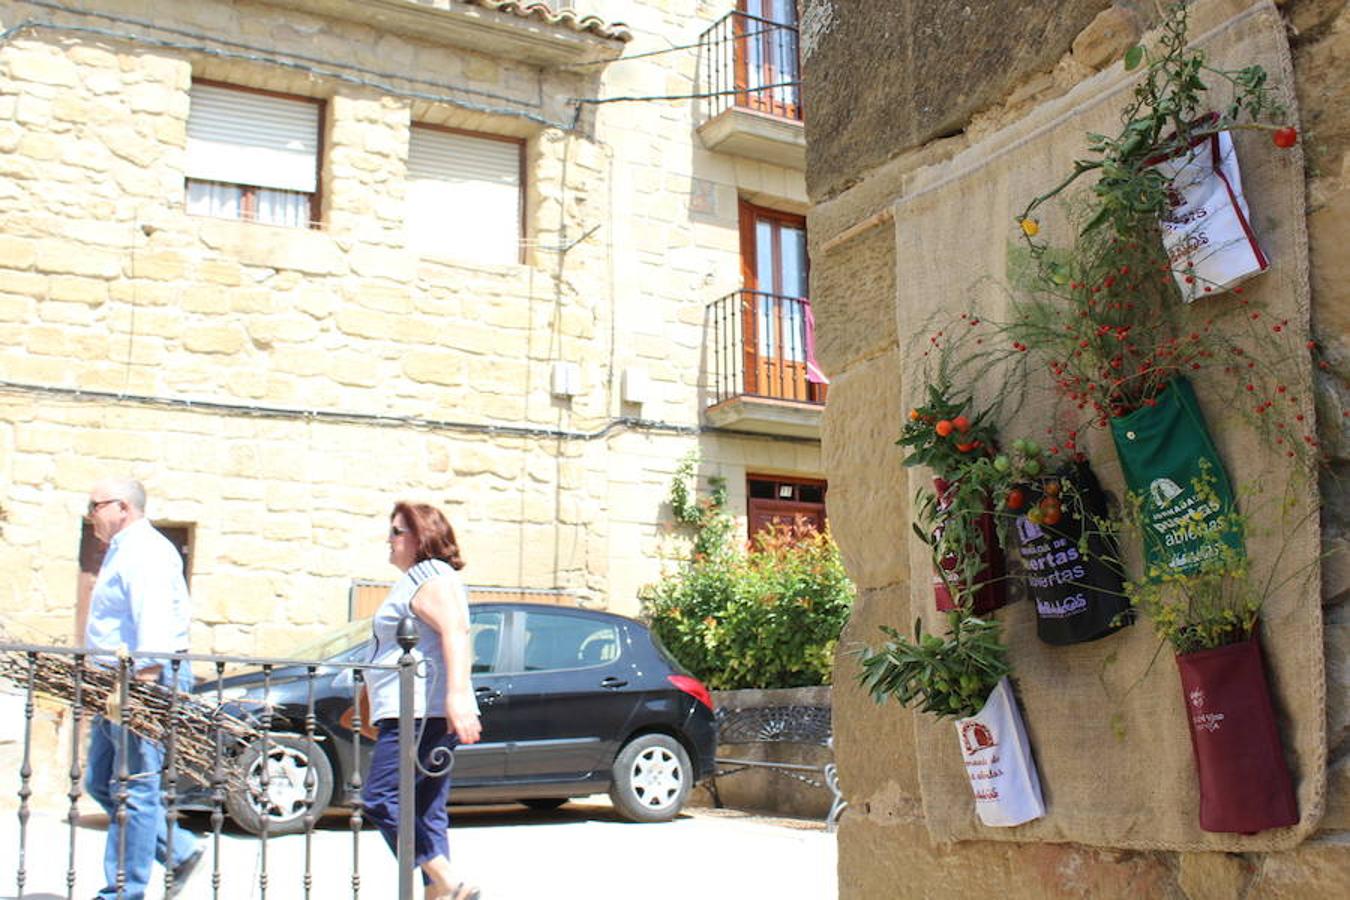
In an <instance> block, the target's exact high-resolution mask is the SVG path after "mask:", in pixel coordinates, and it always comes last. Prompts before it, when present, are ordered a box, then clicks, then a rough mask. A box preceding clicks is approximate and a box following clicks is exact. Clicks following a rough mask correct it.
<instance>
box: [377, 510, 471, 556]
mask: <svg viewBox="0 0 1350 900" xmlns="http://www.w3.org/2000/svg"><path fill="white" fill-rule="evenodd" d="M399 515H401V516H403V521H405V522H407V523H408V529H409V530H410V531H412V535H413V538H414V540H416V541H417V559H416V560H415V562H422V561H423V560H427V559H439V560H441V561H442V562H445V563H447V564H449V566H450V567H451V568H452V569H455V570H459V569H462V568H464V557H462V556H460V555H459V542H458V541H456V540H455V529H453V528H451V527H450V520H449V519H447V518H446V517H445V514H444V513H442V512H441V511H440V510H439V509H437V508H436V507H434V506H432V505H430V504H428V503H409V502H408V501H406V500H400V501H399V502H398V503H395V504H394V511H393V512H392V513H390V514H389V521H391V522H392V521H393V520H394V516H399Z"/></svg>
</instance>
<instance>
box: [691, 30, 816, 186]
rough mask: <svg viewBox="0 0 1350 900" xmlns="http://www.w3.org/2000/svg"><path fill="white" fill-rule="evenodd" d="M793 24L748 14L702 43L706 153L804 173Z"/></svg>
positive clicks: (712, 32) (702, 135) (702, 136)
mask: <svg viewBox="0 0 1350 900" xmlns="http://www.w3.org/2000/svg"><path fill="white" fill-rule="evenodd" d="M800 71H801V69H800V66H799V64H798V60H797V27H796V25H791V24H785V23H782V22H773V21H770V20H768V19H762V18H759V17H758V16H752V15H749V14H747V13H743V12H733V13H729V14H727V15H726V16H723V17H722V18H721V19H719V20H718V21H717V22H716V23H714V24H713V26H712V27H711V28H709V29H708V30H707V31H705V32H704V33H703V35H702V36H701V37H700V38H699V93H701V94H708V95H710V96H709V97H708V99H707V101H706V102H707V119H706V120H705V121H704V122H703V124H701V125H699V126H698V134H699V138H700V139H701V140H702V141H703V145H704V146H705V147H707V148H708V149H709V150H714V151H717V152H719V153H729V154H732V155H735V156H745V157H749V158H751V159H758V160H762V161H764V162H771V163H775V164H777V165H780V166H787V167H789V168H794V169H805V168H806V134H805V130H804V129H803V127H802V102H801V85H800V81H801V79H800Z"/></svg>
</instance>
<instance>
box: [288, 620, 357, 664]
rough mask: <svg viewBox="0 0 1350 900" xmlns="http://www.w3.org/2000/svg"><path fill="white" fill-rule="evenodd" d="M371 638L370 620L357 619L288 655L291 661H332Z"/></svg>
mask: <svg viewBox="0 0 1350 900" xmlns="http://www.w3.org/2000/svg"><path fill="white" fill-rule="evenodd" d="M368 637H370V619H357V620H356V621H355V622H348V623H347V624H345V625H343V626H341V627H340V628H336V629H334V630H333V631H330V632H328V633H327V634H325V635H324V636H323V637H321V638H319V639H318V640H314V641H311V642H309V643H308V644H305V645H304V646H302V647H299V648H297V649H296V650H294V651H293V652H290V653H287V654H286V655H287V657H289V658H290V659H313V660H321V659H331V658H332V657H334V656H337V655H338V654H340V653H343V652H345V651H347V650H350V649H351V648H352V647H355V646H356V645H357V644H359V643H361V642H362V641H364V640H365V639H366V638H368Z"/></svg>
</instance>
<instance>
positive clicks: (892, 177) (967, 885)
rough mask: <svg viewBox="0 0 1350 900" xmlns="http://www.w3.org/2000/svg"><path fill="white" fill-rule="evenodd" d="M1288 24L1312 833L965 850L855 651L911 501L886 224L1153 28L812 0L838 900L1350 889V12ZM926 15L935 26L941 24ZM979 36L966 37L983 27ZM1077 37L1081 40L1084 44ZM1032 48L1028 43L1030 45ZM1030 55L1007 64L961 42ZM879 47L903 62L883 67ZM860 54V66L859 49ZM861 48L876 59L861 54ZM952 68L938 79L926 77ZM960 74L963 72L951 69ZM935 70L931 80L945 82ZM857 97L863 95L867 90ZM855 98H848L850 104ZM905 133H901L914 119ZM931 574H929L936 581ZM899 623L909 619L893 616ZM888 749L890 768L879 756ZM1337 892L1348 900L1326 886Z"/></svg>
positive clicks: (1289, 17)
mask: <svg viewBox="0 0 1350 900" xmlns="http://www.w3.org/2000/svg"><path fill="white" fill-rule="evenodd" d="M1278 5H1279V6H1280V8H1281V12H1282V14H1283V16H1284V18H1285V20H1286V22H1287V23H1288V25H1289V34H1290V42H1291V47H1292V50H1293V59H1294V68H1295V75H1296V85H1295V86H1296V90H1297V94H1298V103H1299V107H1300V115H1301V130H1302V140H1303V145H1304V148H1305V153H1306V157H1305V159H1306V161H1307V167H1308V170H1307V178H1308V207H1307V208H1308V229H1309V235H1310V240H1311V264H1312V290H1313V320H1314V330H1315V336H1316V338H1317V340H1318V342H1319V344H1320V347H1321V352H1322V354H1323V358H1324V359H1325V360H1326V361H1327V364H1328V366H1327V370H1326V371H1323V372H1322V373H1321V374H1320V376H1319V377H1320V382H1319V397H1318V404H1319V407H1318V408H1319V431H1320V435H1321V438H1322V441H1323V443H1324V445H1325V446H1327V447H1328V448H1330V452H1331V454H1332V456H1333V461H1332V464H1331V467H1330V471H1329V472H1328V473H1327V475H1326V476H1325V477H1324V478H1323V485H1322V487H1323V498H1324V512H1323V534H1324V541H1325V549H1326V550H1327V551H1328V552H1329V553H1331V554H1332V556H1330V557H1329V558H1328V559H1327V561H1326V563H1325V564H1324V571H1323V598H1322V601H1323V605H1324V611H1325V621H1326V626H1325V651H1326V657H1327V671H1326V678H1327V719H1328V722H1327V724H1328V742H1329V748H1330V750H1329V759H1328V769H1329V771H1328V804H1327V809H1326V813H1325V815H1324V816H1323V818H1322V820H1321V822H1320V826H1319V828H1320V830H1319V831H1318V833H1317V835H1316V836H1315V837H1314V838H1313V839H1311V840H1309V841H1307V842H1305V843H1304V844H1302V845H1301V846H1300V847H1299V848H1298V849H1297V850H1294V851H1291V852H1286V853H1269V854H1248V855H1235V854H1223V853H1140V852H1117V851H1111V850H1101V849H1095V848H1089V847H1083V846H1077V845H1073V844H1016V843H1004V842H998V843H981V842H962V843H957V844H952V845H944V846H935V845H933V844H932V843H931V842H930V839H929V836H928V832H927V831H926V829H925V826H924V813H923V805H922V800H921V798H920V793H919V786H918V777H917V768H916V762H915V759H914V746H915V743H914V734H913V721H912V718H911V717H910V715H908V714H899V715H892V714H882V713H881V712H880V711H879V710H878V709H877V707H876V706H875V705H874V704H873V703H872V701H871V700H870V699H869V698H867V697H866V696H864V695H863V694H862V692H861V691H860V690H859V689H858V688H857V686H856V682H855V679H854V676H855V673H856V662H855V661H854V660H853V659H852V658H851V657H849V656H848V655H847V647H848V645H849V644H850V642H851V641H856V640H862V639H865V638H868V637H869V636H871V635H875V634H876V629H877V626H879V625H882V624H890V625H895V624H897V622H896V621H895V620H896V617H897V615H901V616H903V611H905V610H907V609H908V607H909V593H910V579H911V573H910V572H909V570H908V557H907V554H906V553H904V552H901V551H900V550H899V549H898V548H901V547H903V546H904V544H905V542H907V541H908V540H910V539H911V537H910V535H909V497H908V496H907V490H906V487H905V484H906V481H905V477H904V475H903V471H902V468H901V466H900V456H899V454H898V453H897V452H896V450H895V448H894V446H893V441H894V439H895V436H896V435H898V434H899V433H900V428H901V423H902V420H901V414H902V408H901V402H900V388H901V376H902V372H903V371H905V370H906V368H907V367H906V366H905V365H904V363H905V359H904V349H905V347H906V344H907V337H906V336H902V335H897V334H896V331H895V315H894V308H895V307H894V304H895V303H897V302H900V303H904V302H905V297H906V294H905V286H904V285H897V284H895V283H894V276H893V274H889V273H890V272H892V271H893V267H894V255H893V254H894V253H895V246H894V235H893V232H892V231H891V230H889V229H887V228H884V227H875V226H876V225H877V224H878V222H880V223H882V224H884V222H885V216H886V210H887V208H888V207H889V205H890V204H891V203H892V202H893V201H894V199H895V198H896V197H898V196H902V195H903V194H904V193H905V192H906V188H907V186H908V185H909V184H911V183H912V181H913V179H914V174H915V173H916V172H918V171H919V170H921V169H925V168H926V167H927V168H928V169H929V171H928V173H927V174H928V175H930V176H931V174H932V172H933V171H934V170H940V167H941V166H942V164H943V162H944V160H946V159H948V158H950V157H951V156H953V155H954V154H955V153H957V152H959V151H960V150H962V149H964V148H966V147H968V146H970V145H971V144H972V143H974V142H975V141H977V140H979V139H980V137H981V136H983V135H986V134H989V133H991V132H993V131H994V130H997V129H1000V128H1003V127H1004V126H1006V125H1008V124H1011V123H1014V122H1016V121H1018V120H1019V119H1020V118H1021V117H1022V116H1023V115H1025V114H1026V112H1027V111H1028V110H1031V109H1034V108H1036V107H1037V106H1038V105H1039V104H1040V103H1041V102H1043V101H1045V100H1047V99H1050V98H1053V97H1058V96H1060V95H1062V94H1064V93H1065V92H1067V91H1068V90H1069V89H1070V88H1072V87H1073V86H1074V85H1075V84H1077V83H1078V82H1079V81H1081V80H1082V79H1083V78H1085V77H1087V76H1088V75H1090V74H1092V73H1093V72H1095V71H1097V70H1099V69H1101V68H1102V67H1104V66H1106V65H1114V64H1116V63H1117V61H1118V60H1119V58H1120V54H1121V53H1122V52H1123V51H1124V49H1125V48H1127V47H1128V46H1129V45H1130V44H1131V43H1133V42H1134V41H1135V40H1136V39H1137V37H1138V35H1139V34H1140V33H1141V32H1142V30H1143V29H1145V28H1147V27H1149V25H1150V24H1151V23H1152V22H1153V21H1154V17H1155V16H1156V13H1155V11H1154V8H1153V6H1152V4H1134V3H1126V2H1121V3H1116V4H1114V5H1113V4H1109V3H1106V2H1102V3H1095V4H1070V5H1068V6H1067V7H1064V8H1065V9H1067V11H1068V13H1067V15H1064V16H1063V17H1061V15H1060V8H1061V7H1062V6H1064V5H1062V4H1047V5H1040V6H1038V7H1036V8H1032V5H1030V4H1027V5H1021V6H1018V7H1017V9H1016V10H1011V11H1008V14H1007V15H1006V16H1005V17H1004V18H1001V19H1000V20H999V21H997V22H990V21H986V22H984V23H981V22H980V21H979V19H980V16H981V15H982V14H981V13H979V12H978V10H975V8H973V7H970V6H966V7H961V6H960V5H959V4H957V5H956V6H954V7H952V8H951V9H949V10H946V6H945V5H942V6H943V9H944V10H946V11H947V14H946V15H939V14H937V11H936V10H935V9H934V7H933V4H920V3H912V4H911V3H898V4H893V5H888V6H886V7H885V8H879V7H877V6H876V5H875V4H862V3H858V2H853V0H833V2H832V0H807V3H806V4H805V8H804V11H803V22H804V25H803V50H802V52H803V60H804V62H803V66H804V78H805V82H806V85H807V91H808V94H807V96H808V98H811V99H810V102H813V103H814V104H815V106H816V107H819V106H821V105H826V104H832V103H833V104H836V105H837V106H838V108H839V109H840V110H845V109H846V110H847V111H848V115H847V124H844V123H843V121H844V117H843V116H841V117H840V122H839V124H838V127H836V128H834V129H828V128H823V127H820V126H821V125H822V118H820V117H816V118H813V119H812V120H811V121H810V122H808V146H809V147H810V156H809V161H808V174H807V178H808V184H809V186H810V190H811V194H812V200H813V202H814V204H815V205H814V207H813V211H812V214H811V217H810V225H811V228H812V235H813V238H812V240H813V244H812V251H813V256H812V258H813V270H812V277H813V295H814V297H815V298H816V308H817V321H818V322H819V324H820V334H819V342H818V346H819V349H820V357H821V361H822V364H823V365H824V366H825V368H826V370H827V371H828V372H830V374H831V376H832V378H833V382H832V386H831V394H830V405H829V408H828V410H827V413H826V421H825V436H824V447H823V449H824V454H825V469H826V472H827V474H828V475H829V478H830V484H831V503H832V514H833V522H834V530H835V534H836V535H837V536H838V538H839V540H840V545H841V550H842V551H843V553H844V557H845V559H846V562H847V564H848V567H849V571H850V574H851V575H853V576H854V578H855V580H856V581H857V582H858V587H859V602H858V603H857V605H856V607H855V611H854V616H853V619H852V621H851V622H850V623H849V625H848V627H847V629H846V631H845V634H844V637H843V639H841V641H840V647H841V655H840V656H839V658H838V661H837V662H838V670H837V674H836V677H835V687H834V703H835V729H836V756H837V760H838V763H839V767H840V772H841V778H842V783H843V786H844V790H845V794H846V797H847V799H848V800H849V803H850V808H849V811H848V812H847V813H846V814H845V816H844V819H843V822H842V825H841V830H840V838H839V839H840V857H839V859H840V862H839V865H840V897H841V898H845V900H853V898H890V897H896V896H906V897H910V896H913V897H919V896H957V895H960V894H963V893H966V892H976V891H981V890H987V889H988V886H989V885H991V884H996V885H998V889H999V891H1000V893H1002V894H1004V895H1005V896H1010V897H1045V896H1091V897H1134V896H1149V897H1177V898H1181V897H1188V898H1210V897H1214V898H1219V897H1239V896H1243V897H1322V896H1333V895H1338V894H1339V893H1342V892H1343V890H1344V885H1345V883H1346V881H1347V876H1348V875H1350V854H1347V852H1346V850H1345V847H1346V846H1347V844H1346V840H1345V839H1346V835H1347V833H1350V815H1348V811H1350V778H1347V775H1346V772H1347V758H1348V757H1350V743H1347V738H1348V737H1350V724H1348V723H1350V719H1348V718H1347V716H1350V712H1348V711H1347V710H1350V665H1348V664H1347V652H1348V651H1350V641H1347V638H1346V625H1347V623H1346V617H1347V614H1348V613H1347V604H1346V601H1347V599H1350V575H1348V574H1347V566H1348V564H1350V560H1347V554H1346V553H1345V552H1344V548H1345V547H1346V536H1347V534H1348V533H1350V507H1347V501H1346V492H1345V489H1344V475H1345V473H1346V468H1347V458H1348V457H1350V443H1348V442H1347V440H1346V437H1345V432H1344V428H1345V426H1344V424H1343V423H1344V421H1345V419H1344V418H1343V415H1342V410H1343V409H1345V408H1346V398H1347V393H1346V374H1347V371H1350V355H1348V351H1350V346H1348V343H1350V332H1348V331H1347V327H1346V326H1347V322H1346V319H1345V311H1346V310H1347V309H1350V289H1348V288H1347V287H1346V283H1347V280H1346V278H1344V277H1342V270H1343V269H1344V268H1345V262H1344V252H1343V248H1344V246H1345V244H1346V242H1347V240H1350V229H1348V227H1347V222H1350V219H1347V211H1350V199H1347V197H1348V196H1350V194H1348V192H1350V175H1347V173H1350V169H1347V164H1348V163H1347V161H1348V160H1350V156H1347V154H1346V148H1347V140H1346V134H1347V129H1346V123H1347V122H1350V105H1348V104H1347V97H1350V67H1348V66H1347V65H1346V60H1347V58H1350V5H1347V4H1346V3H1345V2H1344V0H1326V2H1317V0H1290V2H1286V3H1282V4H1278ZM930 11H931V12H932V15H931V16H930V15H929V13H930ZM972 28H975V29H976V30H975V31H974V32H972V31H971V29H972ZM1080 29H1081V31H1080ZM1029 33H1035V34H1037V35H1039V36H1041V42H1040V43H1039V44H1036V45H1034V46H1032V42H1030V41H1028V39H1027V35H1028V34H1029ZM1009 40H1011V41H1013V42H1014V43H1017V44H1018V47H1017V49H1016V51H1015V52H1011V53H1008V54H1005V55H1004V56H993V57H991V56H986V55H981V54H971V53H969V52H968V49H969V48H970V47H982V46H986V45H988V46H1000V47H1001V46H1005V42H1007V41H1009ZM885 46H890V47H899V48H901V49H900V51H899V52H883V49H884V47H885ZM860 48H862V49H860ZM863 50H867V51H868V52H863ZM935 59H936V60H941V62H938V63H934V64H932V65H929V64H926V63H925V62H924V61H925V60H935ZM957 60H960V62H957ZM935 72H936V73H938V76H939V77H935V76H934V74H933V73H935ZM859 84H863V85H864V87H863V88H859V87H858V85H859ZM855 97H856V98H857V99H856V100H855V99H854V98H855ZM906 119H907V121H906ZM924 577H926V573H925V575H924ZM897 611H899V612H897ZM878 748H885V752H884V753H882V752H878ZM1337 884H1340V885H1341V888H1336V887H1335V885H1337Z"/></svg>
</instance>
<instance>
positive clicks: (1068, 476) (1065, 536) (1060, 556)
mask: <svg viewBox="0 0 1350 900" xmlns="http://www.w3.org/2000/svg"><path fill="white" fill-rule="evenodd" d="M1050 485H1055V486H1056V487H1050ZM1050 496H1055V497H1056V498H1057V499H1058V500H1059V509H1060V518H1059V519H1058V521H1056V522H1054V524H1049V523H1048V522H1043V523H1041V524H1040V525H1037V524H1035V523H1033V522H1032V521H1031V520H1030V519H1028V518H1027V517H1026V516H1025V515H1022V516H1018V517H1017V522H1016V528H1017V542H1018V547H1019V550H1020V555H1021V557H1022V565H1023V566H1024V568H1025V570H1026V572H1025V577H1026V580H1027V590H1028V593H1029V594H1030V595H1031V599H1032V601H1033V602H1034V603H1035V604H1036V634H1037V636H1038V637H1040V639H1041V640H1043V641H1045V642H1046V643H1047V644H1079V643H1083V642H1085V641H1095V640H1097V639H1098V638H1102V637H1106V636H1107V635H1108V634H1111V633H1112V632H1114V631H1117V630H1118V629H1119V628H1120V627H1121V626H1122V625H1124V624H1127V623H1128V622H1129V621H1130V620H1131V614H1130V602H1129V600H1127V599H1126V598H1125V590H1124V585H1123V582H1124V579H1123V573H1122V571H1121V568H1120V554H1119V551H1118V550H1117V548H1116V544H1115V541H1114V540H1111V539H1110V538H1109V537H1108V536H1107V535H1105V534H1103V533H1102V532H1101V528H1100V526H1099V525H1098V524H1097V521H1098V520H1101V519H1104V518H1105V517H1106V514H1107V510H1106V494H1105V493H1104V492H1103V491H1102V487H1101V484H1099V483H1098V481H1097V476H1096V475H1094V474H1093V473H1092V468H1091V467H1090V466H1089V465H1088V464H1087V463H1086V462H1075V463H1073V464H1071V465H1069V466H1066V467H1064V468H1063V469H1061V470H1059V471H1058V472H1056V473H1054V474H1053V475H1050V476H1047V477H1045V478H1042V479H1041V480H1040V481H1039V483H1038V484H1036V485H1033V488H1032V496H1031V498H1030V499H1031V500H1032V501H1033V503H1032V505H1033V506H1039V505H1040V504H1041V503H1042V502H1047V501H1046V498H1047V497H1050ZM1085 535H1086V537H1085Z"/></svg>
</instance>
